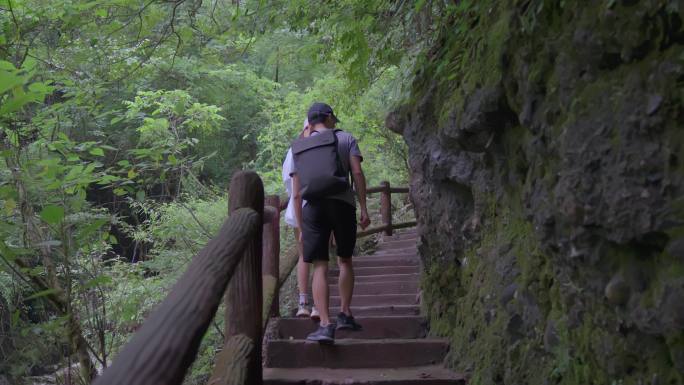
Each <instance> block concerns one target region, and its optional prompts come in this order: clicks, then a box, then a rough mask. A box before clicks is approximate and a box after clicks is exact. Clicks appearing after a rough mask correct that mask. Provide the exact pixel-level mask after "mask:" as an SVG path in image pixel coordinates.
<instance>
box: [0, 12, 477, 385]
mask: <svg viewBox="0 0 684 385" xmlns="http://www.w3.org/2000/svg"><path fill="white" fill-rule="evenodd" d="M469 3H470V2H465V1H463V2H459V5H453V4H451V3H449V2H432V1H416V2H408V1H383V0H372V1H367V0H346V1H338V2H330V1H323V0H313V1H310V0H306V1H303V0H290V1H280V0H274V1H265V0H233V1H220V0H213V1H208V0H204V1H202V0H175V1H174V0H95V1H88V0H60V1H56V0H55V1H45V0H0V151H1V152H2V159H3V161H2V162H0V239H1V240H2V241H1V242H0V254H1V261H0V384H2V383H3V381H11V383H18V384H21V383H26V384H29V383H41V381H47V380H46V378H47V379H50V381H55V378H56V379H57V381H59V376H71V375H72V374H71V371H68V370H67V371H66V372H65V371H64V370H63V369H64V368H68V367H71V366H72V365H74V364H78V368H79V369H78V372H79V373H80V374H79V376H80V379H79V381H80V382H81V383H87V382H89V379H90V378H92V377H93V376H94V374H95V372H96V370H99V368H102V367H107V366H108V365H110V364H111V361H112V358H113V357H115V356H116V353H117V351H118V349H119V348H120V347H121V346H122V345H123V344H124V343H125V342H126V341H127V340H128V338H129V337H130V335H131V334H132V332H134V331H135V330H136V328H138V327H139V325H140V323H141V322H142V320H143V319H144V318H145V316H146V315H147V314H148V312H149V310H150V309H151V308H152V307H153V306H154V305H155V304H157V303H158V302H159V301H160V300H161V299H162V298H163V296H164V295H165V293H166V290H167V289H168V287H169V286H170V285H171V284H172V283H173V282H175V280H176V278H177V277H178V275H179V274H180V272H182V271H183V269H184V268H185V266H186V265H187V263H188V261H189V259H190V258H191V257H192V255H194V254H195V253H196V252H197V250H198V249H200V248H201V247H202V246H203V245H204V244H205V243H206V241H207V240H208V239H209V238H210V237H211V236H212V234H214V233H215V231H216V230H217V228H218V226H219V225H220V223H221V222H222V221H223V219H224V218H225V215H226V202H225V188H226V186H227V183H228V181H229V179H230V176H231V175H232V174H233V173H234V172H235V171H237V170H241V169H253V170H256V171H257V172H258V173H259V174H260V175H261V176H262V178H263V179H264V181H265V184H266V189H267V192H268V193H282V192H284V188H283V186H282V182H281V180H280V170H281V165H282V161H283V159H284V156H285V152H286V150H287V148H288V147H289V144H290V142H291V140H292V139H293V138H294V137H296V135H297V134H298V133H299V131H300V130H301V128H302V123H303V120H304V117H305V112H306V109H307V108H308V106H309V105H310V104H311V103H312V102H314V101H325V102H327V103H329V104H331V105H332V106H333V107H334V108H335V110H336V113H337V115H338V116H339V117H340V119H341V121H342V124H341V125H340V127H341V128H342V129H344V130H348V131H350V132H351V133H353V134H354V135H355V136H356V137H357V138H358V140H359V143H360V146H361V150H362V152H363V154H364V157H365V159H366V161H365V162H364V167H365V170H366V174H367V177H368V179H369V183H370V184H371V185H377V184H378V183H379V182H380V181H382V180H388V181H390V182H391V183H393V184H405V183H406V181H407V177H408V169H407V161H406V159H407V154H406V147H405V145H404V143H403V141H402V140H401V138H400V137H399V136H397V135H395V134H392V133H390V132H389V131H388V130H387V129H386V128H385V126H384V120H385V116H386V115H387V113H388V112H389V111H390V109H391V108H392V106H394V105H396V104H397V103H398V102H399V101H400V100H401V99H402V98H404V97H405V94H406V85H407V84H410V82H411V79H412V78H413V75H412V73H413V72H412V71H413V65H414V63H415V62H416V61H417V60H421V59H420V58H421V57H423V56H424V55H421V53H424V50H425V47H427V46H428V43H432V39H433V38H434V37H433V36H434V35H435V31H436V30H438V29H439V28H440V27H439V26H440V25H441V20H442V19H444V18H449V17H453V15H454V14H455V13H457V12H460V11H461V10H463V9H465V8H467V7H468V6H470V5H469ZM216 322H217V323H220V322H221V320H220V319H219V320H217V321H216ZM215 326H216V325H215ZM219 330H220V327H218V326H216V327H215V328H212V331H211V332H210V333H209V335H208V336H207V338H205V342H204V344H203V345H202V348H201V356H200V359H199V360H198V362H197V363H196V364H195V366H194V368H193V373H192V375H191V376H190V377H189V378H188V379H187V383H195V382H197V383H199V382H201V381H202V379H203V378H204V379H206V375H207V374H208V372H209V370H210V368H211V362H212V359H213V353H214V352H215V350H216V346H217V344H218V343H219V341H220V339H221V337H220V332H219ZM65 373H66V374H65ZM71 380H72V381H75V380H74V379H71ZM62 382H64V381H63V380H62Z"/></svg>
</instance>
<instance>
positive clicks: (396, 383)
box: [264, 230, 465, 385]
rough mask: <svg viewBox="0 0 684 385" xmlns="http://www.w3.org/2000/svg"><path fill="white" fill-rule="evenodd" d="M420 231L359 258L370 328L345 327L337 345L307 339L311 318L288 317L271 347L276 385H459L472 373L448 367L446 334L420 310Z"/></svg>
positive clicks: (357, 296)
mask: <svg viewBox="0 0 684 385" xmlns="http://www.w3.org/2000/svg"><path fill="white" fill-rule="evenodd" d="M416 241H417V236H416V233H415V230H409V231H405V232H401V233H399V234H396V235H394V236H392V237H385V238H384V240H383V241H382V242H381V243H380V244H379V247H378V249H377V251H376V252H375V253H374V254H372V255H368V256H360V257H354V271H355V274H356V285H355V289H354V298H353V300H352V310H353V311H354V317H355V318H356V319H357V321H358V322H359V323H360V324H361V325H362V326H363V330H362V331H357V332H353V331H338V332H337V333H336V335H335V339H336V340H335V345H333V346H324V345H319V344H318V343H312V342H307V341H306V340H305V338H306V335H307V334H308V333H310V332H312V331H313V330H314V329H315V324H314V323H312V322H311V321H310V320H308V319H297V318H281V319H278V320H277V321H276V323H275V324H274V325H272V327H271V332H270V333H269V334H270V335H269V339H268V342H267V345H266V352H265V363H264V366H265V367H264V383H265V384H269V385H293V384H306V385H335V384H364V385H381V384H382V385H412V384H417V385H418V384H420V385H428V384H429V385H447V384H449V385H456V384H465V377H464V376H462V375H460V374H457V373H454V372H452V371H450V370H447V369H445V368H444V367H443V361H444V358H445V356H446V354H447V352H448V350H449V344H448V342H447V341H446V340H444V339H440V338H432V337H429V336H428V333H427V323H426V321H425V319H424V318H423V317H421V316H420V315H419V313H420V306H419V296H418V288H419V279H420V266H419V259H418V256H417V254H418V253H417V250H416ZM337 274H338V272H337V270H336V269H333V270H331V271H330V296H331V297H330V300H331V304H330V306H331V308H330V314H331V316H333V317H334V316H335V315H336V314H337V313H338V312H339V303H340V299H339V297H338V296H337V295H338V288H337Z"/></svg>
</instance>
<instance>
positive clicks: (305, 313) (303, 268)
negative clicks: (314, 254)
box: [283, 119, 319, 321]
mask: <svg viewBox="0 0 684 385" xmlns="http://www.w3.org/2000/svg"><path fill="white" fill-rule="evenodd" d="M307 136H309V122H308V121H307V120H306V119H304V128H303V129H302V132H301V133H300V134H299V137H300V138H305V137H307ZM293 169H294V160H293V159H292V149H288V150H287V155H286V156H285V162H283V183H285V188H286V189H287V194H288V195H289V196H290V200H289V203H288V204H287V210H286V211H285V223H287V224H288V225H290V226H292V227H293V228H294V234H295V242H297V250H298V252H299V262H297V288H298V289H299V306H298V307H297V317H311V319H313V320H314V321H317V320H318V319H319V316H318V311H317V310H316V308H315V307H313V306H312V307H311V311H309V309H308V307H309V304H311V300H310V298H309V290H308V287H309V264H308V263H306V262H304V254H303V252H302V243H301V242H300V240H299V228H298V227H297V219H296V218H295V212H294V194H293V193H292V176H291V175H290V173H291V172H292V170H293ZM304 203H305V202H302V205H304Z"/></svg>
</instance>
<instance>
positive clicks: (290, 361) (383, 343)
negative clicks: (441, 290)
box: [266, 338, 449, 369]
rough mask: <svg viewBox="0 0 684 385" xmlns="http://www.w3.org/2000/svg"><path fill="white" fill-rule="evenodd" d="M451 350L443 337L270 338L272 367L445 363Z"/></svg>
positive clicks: (270, 363) (371, 366) (370, 366)
mask: <svg viewBox="0 0 684 385" xmlns="http://www.w3.org/2000/svg"><path fill="white" fill-rule="evenodd" d="M448 350H449V345H448V342H447V341H446V340H444V339H433V338H429V339H415V340H404V339H380V340H356V339H340V340H336V341H335V345H332V346H326V345H321V344H319V343H317V342H309V341H306V340H271V341H269V342H268V344H267V352H266V366H267V367H271V368H305V367H323V368H332V369H337V368H398V367H405V366H423V365H435V364H437V363H442V362H443V361H444V357H445V356H446V354H447V351H448Z"/></svg>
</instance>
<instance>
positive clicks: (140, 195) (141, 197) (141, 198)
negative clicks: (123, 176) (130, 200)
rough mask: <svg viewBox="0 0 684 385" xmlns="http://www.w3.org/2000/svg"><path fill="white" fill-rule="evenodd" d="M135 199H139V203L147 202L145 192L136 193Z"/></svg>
mask: <svg viewBox="0 0 684 385" xmlns="http://www.w3.org/2000/svg"><path fill="white" fill-rule="evenodd" d="M135 199H137V200H138V201H139V202H144V201H145V191H143V190H139V191H138V192H136V193H135Z"/></svg>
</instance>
